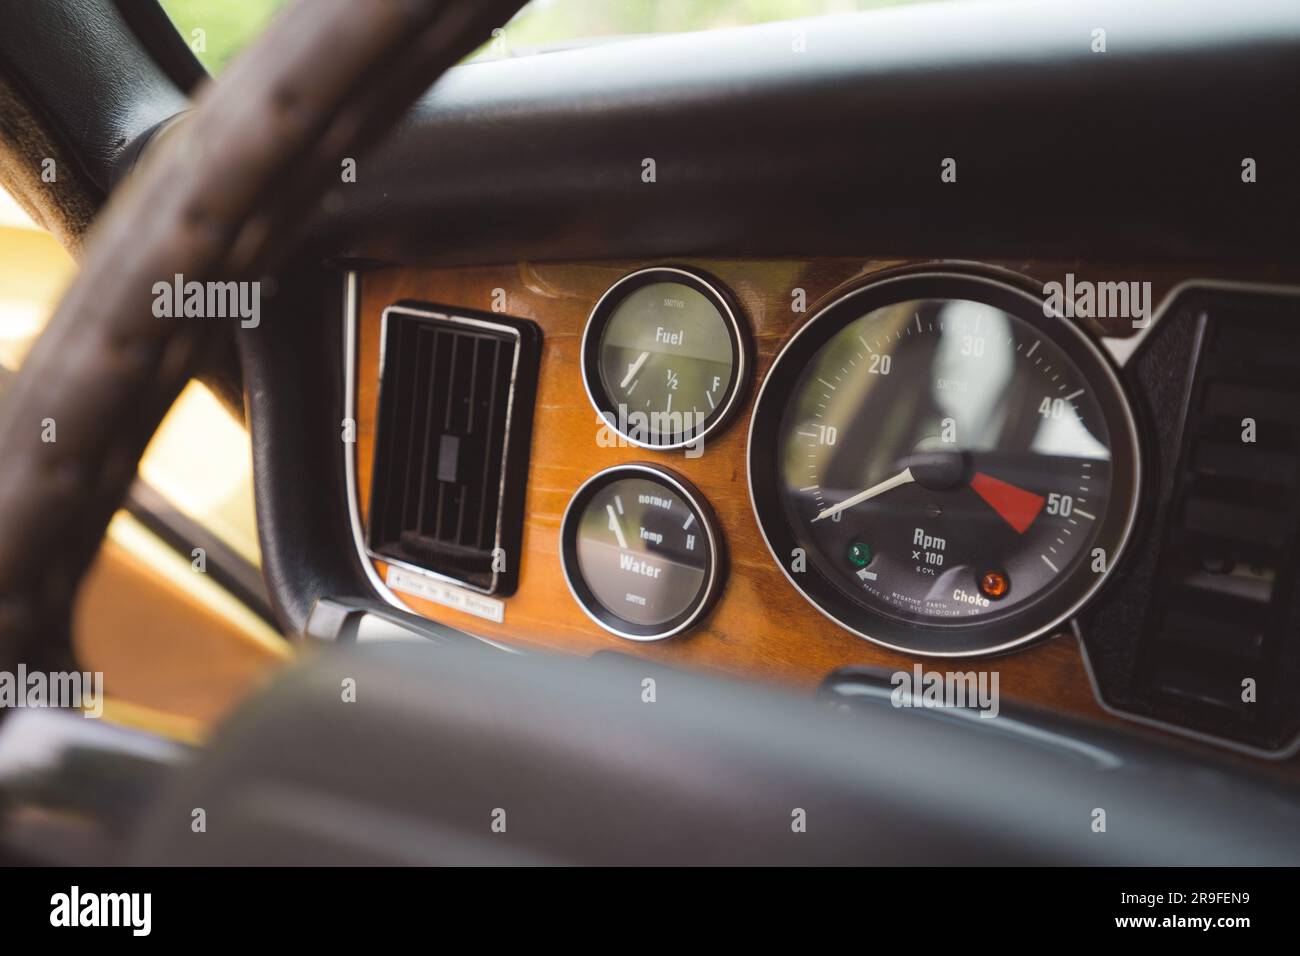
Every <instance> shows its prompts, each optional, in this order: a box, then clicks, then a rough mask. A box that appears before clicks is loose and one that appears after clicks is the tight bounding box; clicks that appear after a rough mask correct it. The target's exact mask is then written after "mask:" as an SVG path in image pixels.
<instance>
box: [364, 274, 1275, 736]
mask: <svg viewBox="0 0 1300 956" xmlns="http://www.w3.org/2000/svg"><path fill="white" fill-rule="evenodd" d="M652 265H672V266H679V267H685V268H690V269H694V270H698V271H700V272H703V273H704V274H706V275H708V276H710V277H711V278H713V279H714V280H716V281H718V282H720V283H721V284H722V285H723V286H725V287H726V288H727V289H728V290H729V291H730V292H731V294H732V296H733V297H734V299H735V301H736V302H737V303H738V305H739V307H740V309H741V311H742V313H743V315H744V319H745V321H746V322H747V323H748V325H749V327H750V330H751V333H752V335H753V338H754V359H755V363H754V364H755V369H754V373H753V379H752V381H751V383H750V387H749V389H748V393H747V394H746V395H745V397H744V398H743V400H742V407H741V410H740V411H739V413H738V414H736V415H735V417H734V418H733V419H732V421H731V422H730V424H729V425H728V426H727V427H726V429H725V431H723V432H722V433H721V434H719V435H717V436H716V438H714V439H713V440H712V441H710V442H709V443H708V445H707V446H706V450H705V452H704V454H703V455H702V456H701V457H699V458H695V459H691V458H687V457H685V456H684V455H683V454H682V453H681V452H672V453H669V452H656V451H649V450H645V449H640V448H636V447H631V446H628V447H603V446H602V445H601V444H598V443H597V441H596V435H597V432H598V422H597V418H596V413H595V410H594V409H593V408H592V406H591V404H590V402H589V400H588V397H587V395H586V392H585V389H584V388H583V384H582V380H581V372H580V363H579V357H580V356H579V348H580V343H581V340H582V333H583V330H584V327H585V323H586V321H587V317H588V315H589V313H590V311H591V308H592V306H593V305H594V303H595V302H596V301H597V300H598V299H599V297H600V296H601V295H602V294H603V293H604V292H605V290H606V289H608V287H609V286H611V285H612V284H614V282H616V281H617V280H618V279H620V278H621V277H623V276H624V275H626V274H628V273H629V272H632V271H635V270H637V269H641V268H646V267H647V266H652ZM973 266H974V264H968V263H954V262H951V261H930V262H917V261H905V260H895V259H877V260H865V261H864V260H850V259H831V260H826V259H822V260H762V261H739V260H714V259H710V260H699V259H693V260H686V261H671V262H627V261H620V262H606V263H595V264H536V263H518V264H510V265H498V266H483V267H465V268H446V269H410V268H401V267H378V268H373V269H368V270H366V271H364V272H362V273H360V274H359V276H358V279H357V294H356V320H355V321H356V332H357V336H356V341H355V343H354V345H355V353H354V354H355V367H354V373H355V383H356V389H355V399H356V404H355V410H354V414H355V420H356V446H355V454H356V488H357V490H358V492H359V493H358V495H357V499H358V500H357V503H356V506H357V509H358V515H359V518H360V521H361V522H362V523H363V525H364V521H365V518H366V509H367V507H368V494H367V493H366V489H368V488H369V485H370V476H371V469H372V458H373V454H374V439H375V419H376V408H377V403H378V387H379V376H378V372H379V353H380V339H379V337H380V316H381V314H382V312H383V309H384V308H385V307H387V306H388V305H391V304H392V303H393V302H396V301H398V300H402V299H413V300H418V301H424V302H429V303H433V304H437V305H439V306H445V307H448V308H455V307H458V306H459V307H462V308H472V309H479V310H484V311H492V310H494V308H495V310H497V311H503V312H505V313H506V314H508V315H512V316H515V317H519V318H526V319H531V320H532V321H534V322H537V323H538V324H539V325H540V326H541V328H542V331H543V356H542V368H541V373H540V380H539V386H538V399H537V410H536V417H535V420H534V425H533V446H532V458H531V467H530V474H529V480H528V487H527V491H526V505H525V511H526V515H527V518H526V522H525V528H524V536H523V546H522V559H521V566H520V580H519V588H518V591H517V592H516V593H515V594H514V595H513V596H510V597H508V598H505V599H504V606H505V620H504V622H503V623H501V624H497V623H495V622H492V621H489V620H485V619H483V618H481V617H478V616H476V615H472V614H469V613H466V612H463V611H458V610H455V609H452V608H449V607H445V606H443V605H441V604H436V603H434V602H432V601H429V600H425V599H423V598H420V597H417V596H414V595H410V594H406V593H401V594H399V595H398V596H399V598H400V601H401V602H402V603H404V604H405V605H406V606H408V607H409V608H410V609H411V610H414V611H415V612H417V613H419V614H422V615H424V616H425V617H428V618H430V619H433V620H437V621H440V622H442V623H445V624H448V625H451V626H455V627H458V628H460V629H462V630H465V631H468V632H470V633H474V634H478V635H481V636H483V637H487V638H491V639H493V640H497V641H502V642H506V643H509V644H512V645H517V646H520V647H524V648H530V649H535V650H541V651H551V652H561V653H570V654H577V655H589V654H594V653H597V652H600V651H616V652H620V653H623V654H627V655H630V656H634V657H638V658H642V659H645V660H647V661H651V662H654V663H656V664H661V665H668V666H672V667H680V668H685V669H693V670H700V671H705V672H712V673H715V674H722V675H727V676H731V677H736V678H742V679H746V680H755V681H760V682H766V683H772V684H777V685H783V686H788V687H794V688H804V689H807V688H811V687H813V686H816V685H817V684H818V683H820V682H821V681H822V680H823V679H824V678H825V676H826V675H827V674H829V673H830V672H831V671H833V670H835V669H836V668H839V667H845V666H851V665H852V666H869V667H877V668H885V669H888V670H891V671H893V670H899V669H907V670H910V669H911V668H912V666H913V665H914V664H915V663H916V662H917V658H914V657H911V656H907V655H903V654H900V653H896V652H893V651H891V650H888V649H886V648H883V647H880V646H877V645H875V644H873V643H870V642H868V641H866V640H863V639H861V638H859V637H856V636H854V635H852V634H850V633H848V632H847V631H844V630H842V629H841V628H839V627H838V626H836V625H835V624H834V623H832V622H830V621H829V620H827V619H826V618H825V617H823V616H822V614H821V613H820V612H818V611H817V610H816V609H815V608H813V607H812V606H811V605H810V604H809V603H808V602H807V601H805V600H804V598H803V597H802V596H801V595H799V594H798V592H796V591H795V590H794V589H793V588H792V587H791V586H790V585H789V583H788V582H787V581H786V579H785V578H784V576H783V575H782V573H781V571H780V569H779V568H777V567H776V565H775V563H774V562H773V559H772V556H771V554H770V552H769V551H768V549H767V546H766V544H765V543H764V541H763V539H762V536H761V534H760V532H759V529H758V525H757V523H756V521H755V518H754V515H753V511H752V508H751V505H750V500H749V493H748V484H747V480H746V464H745V461H746V456H745V452H746V448H745V444H746V435H747V432H748V427H749V420H750V417H751V415H752V411H753V403H754V399H755V396H756V394H757V390H758V389H757V386H758V384H759V383H760V382H761V381H762V379H763V376H764V375H765V374H766V372H767V370H768V368H769V367H770V365H771V362H772V361H773V359H774V358H775V355H776V354H777V352H778V351H779V350H780V348H781V346H782V345H783V344H784V343H785V341H787V339H788V338H789V336H790V335H791V334H792V333H793V332H794V331H795V330H796V329H797V328H799V327H800V326H801V325H802V324H803V323H804V322H806V321H807V320H808V319H809V318H810V317H811V316H813V315H815V314H816V313H817V312H818V311H819V309H820V308H821V307H822V306H823V305H824V304H826V303H828V302H830V301H832V300H834V299H835V298H837V297H839V296H840V295H842V294H843V293H844V292H845V291H847V290H849V289H851V288H854V287H856V286H858V285H860V284H862V283H863V282H865V281H867V280H869V279H871V278H878V277H880V276H882V275H883V274H886V273H888V272H893V271H896V270H899V269H902V268H924V267H929V268H933V269H934V270H936V271H938V270H945V271H951V270H953V269H963V268H971V267H973ZM977 268H978V269H979V270H980V271H982V272H983V273H984V274H986V275H989V274H991V275H994V276H995V277H999V278H1003V279H1007V278H1012V279H1013V280H1014V281H1017V282H1020V283H1022V284H1023V283H1026V282H1036V283H1039V284H1040V285H1041V283H1042V282H1045V281H1050V280H1051V279H1058V280H1059V279H1061V278H1062V277H1063V276H1064V275H1065V274H1066V273H1067V272H1072V273H1074V275H1075V276H1076V278H1078V279H1087V278H1092V279H1094V280H1097V281H1148V282H1151V284H1152V305H1153V306H1156V305H1158V304H1159V303H1161V302H1162V301H1163V300H1164V299H1165V296H1166V295H1167V293H1168V292H1169V291H1170V290H1171V289H1173V288H1174V287H1175V286H1177V285H1178V284H1180V283H1181V282H1184V281H1186V280H1187V279H1189V278H1195V277H1197V274H1198V270H1196V269H1195V267H1193V266H1187V267H1179V266H1159V267H1152V266H1133V265H1131V264H1129V265H1115V264H1106V263H1091V264H1083V263H1078V262H1032V263H1030V262H1022V263H996V264H991V265H990V264H980V265H979V266H978V267H977ZM1243 271H1245V272H1247V273H1248V274H1246V275H1242V274H1241V273H1242V272H1243ZM1233 278H1242V279H1248V280H1251V281H1261V282H1263V281H1278V280H1281V279H1284V278H1285V276H1282V275H1279V274H1278V272H1277V271H1276V270H1269V269H1252V270H1237V273H1236V274H1234V276H1233ZM799 289H802V290H803V292H804V296H803V298H804V310H803V311H802V312H797V311H793V310H792V308H791V306H792V303H793V302H795V301H796V296H795V291H796V290H799ZM1092 331H1094V332H1100V333H1105V334H1108V335H1115V336H1123V335H1131V334H1132V329H1131V326H1130V324H1129V323H1128V322H1127V320H1121V321H1120V322H1118V323H1113V324H1111V325H1110V326H1109V327H1106V326H1105V325H1104V324H1102V323H1096V324H1094V327H1093V329H1092ZM623 462H648V463H652V464H657V465H660V466H665V467H668V468H670V469H672V470H673V471H675V472H676V473H678V474H680V475H682V476H684V477H685V478H687V479H688V480H689V481H691V482H692V483H693V484H694V485H695V486H696V487H698V488H699V489H700V490H701V491H702V492H703V494H704V495H705V496H706V497H707V498H708V500H709V502H710V504H711V505H712V507H713V509H714V511H715V512H716V514H717V517H718V524H719V527H720V528H721V531H722V534H723V535H724V537H725V538H726V541H727V550H728V552H729V555H730V565H731V566H730V571H729V574H728V581H727V584H726V587H725V590H724V592H723V594H722V596H721V598H720V599H719V600H718V602H717V605H716V606H715V607H714V609H713V611H712V612H711V613H710V615H709V616H708V617H707V618H706V619H705V620H704V621H703V622H702V623H701V625H700V626H698V627H697V628H696V629H694V630H693V631H692V632H691V633H688V634H683V635H679V636H677V637H674V638H671V639H669V640H666V641H662V642H651V643H646V642H634V641H627V640H622V639H620V638H618V637H616V636H614V635H611V634H610V633H608V632H607V631H605V630H603V629H601V628H600V627H598V626H597V625H596V624H595V623H594V622H592V621H591V620H590V619H589V618H588V617H587V616H586V614H585V613H584V612H583V611H582V610H581V608H579V607H578V606H577V604H576V603H575V601H574V600H573V598H572V596H571V594H570V593H569V590H568V588H567V586H566V584H565V582H564V580H563V577H562V572H561V567H560V560H559V542H558V535H559V528H560V523H561V519H562V517H563V514H564V510H565V507H566V505H567V504H568V501H569V498H570V497H571V496H572V494H573V493H574V491H575V490H576V489H577V488H578V486H579V485H581V484H582V483H583V482H584V481H585V480H586V479H587V478H589V477H590V476H591V475H592V474H595V473H596V472H597V471H600V470H601V469H603V468H606V467H608V466H610V465H613V464H618V463H623ZM372 565H373V569H374V571H375V572H376V574H377V576H378V578H379V579H381V580H382V579H384V578H385V576H386V574H387V571H388V568H387V565H386V564H385V563H384V562H383V561H378V560H374V561H373V562H372ZM923 663H925V666H926V667H927V669H939V670H961V671H967V670H989V669H992V670H996V671H997V672H998V674H999V680H1000V689H1001V693H1002V694H1003V695H1004V696H1005V698H1006V699H1009V700H1018V701H1021V702H1025V703H1029V704H1032V705H1037V706H1040V707H1043V708H1047V709H1051V710H1054V711H1063V712H1068V713H1071V714H1074V715H1076V716H1082V717H1085V718H1089V719H1094V720H1099V721H1106V722H1118V721H1121V718H1119V717H1117V716H1115V715H1113V714H1110V713H1108V712H1107V711H1106V710H1104V709H1103V708H1102V707H1101V706H1100V705H1099V703H1098V702H1097V700H1096V698H1095V697H1094V691H1093V687H1092V684H1091V682H1090V680H1089V676H1088V674H1087V672H1086V669H1085V666H1084V663H1083V660H1082V657H1081V654H1080V650H1079V647H1078V644H1077V639H1076V637H1075V636H1074V635H1073V634H1072V633H1070V632H1069V631H1068V630H1064V629H1063V630H1062V632H1061V633H1059V634H1057V635H1054V636H1051V637H1049V638H1046V639H1044V640H1040V641H1039V642H1037V643H1035V644H1033V645H1031V646H1029V647H1027V648H1024V649H1021V650H1018V651H1015V652H1013V653H1010V654H1005V655H1002V656H998V657H989V658H974V659H964V660H960V661H949V660H945V659H928V660H923ZM1129 726H1130V727H1131V726H1133V725H1132V724H1129Z"/></svg>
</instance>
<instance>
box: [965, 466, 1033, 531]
mask: <svg viewBox="0 0 1300 956" xmlns="http://www.w3.org/2000/svg"><path fill="white" fill-rule="evenodd" d="M970 486H971V489H972V490H973V491H974V492H975V494H977V495H979V496H980V497H981V498H983V499H984V501H985V502H986V503H987V504H988V506H989V507H990V508H992V509H993V510H994V511H996V512H997V513H998V515H999V516H1001V518H1002V520H1003V521H1005V522H1006V523H1007V524H1009V525H1011V527H1013V528H1015V529H1016V530H1017V531H1018V532H1020V533H1021V534H1024V533H1025V532H1026V531H1028V530H1029V526H1030V525H1031V524H1033V523H1034V519H1035V518H1037V517H1038V512H1040V511H1042V510H1043V503H1044V502H1045V501H1046V500H1047V499H1046V498H1044V497H1043V496H1042V495H1036V494H1034V493H1033V492H1032V491H1026V490H1025V489H1024V488H1017V487H1016V486H1015V485H1009V484H1007V483H1006V482H1005V481H999V480H998V479H997V478H994V477H992V476H991V475H986V474H984V472H982V471H977V472H975V475H974V476H973V477H972V478H971V480H970Z"/></svg>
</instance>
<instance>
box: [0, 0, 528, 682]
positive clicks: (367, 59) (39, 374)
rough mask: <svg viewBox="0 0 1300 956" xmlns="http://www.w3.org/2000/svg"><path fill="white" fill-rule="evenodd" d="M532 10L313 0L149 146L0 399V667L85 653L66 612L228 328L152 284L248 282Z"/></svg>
mask: <svg viewBox="0 0 1300 956" xmlns="http://www.w3.org/2000/svg"><path fill="white" fill-rule="evenodd" d="M520 6H522V2H521V0H476V2H472V3H470V2H459V0H456V2H442V3H440V2H436V0H299V2H297V3H295V4H294V5H292V6H291V7H290V8H289V9H287V10H286V11H285V12H284V13H283V14H282V15H281V16H280V17H279V18H278V19H277V20H276V21H275V22H274V23H273V24H272V25H271V26H270V28H269V29H268V30H267V31H266V32H265V33H264V34H263V35H262V36H261V37H260V38H259V39H258V41H257V42H255V43H254V44H253V45H252V46H251V47H250V48H249V49H248V50H246V51H245V52H244V53H243V54H242V55H241V57H240V58H239V59H238V60H237V61H236V62H235V63H234V64H233V65H232V66H231V68H230V70H229V71H228V72H227V73H226V74H225V75H224V76H223V77H222V80H221V82H220V83H211V84H209V85H208V86H207V88H206V89H205V90H204V91H203V92H202V93H201V94H200V96H199V98H198V101H197V103H196V106H195V109H194V110H193V112H192V113H191V114H190V115H189V116H188V117H187V118H186V119H185V120H184V122H182V123H179V124H177V126H176V128H175V129H174V131H172V132H170V133H169V135H168V136H166V137H163V138H160V139H159V140H158V141H157V142H156V143H155V148H153V149H151V150H148V151H147V154H146V156H145V157H144V160H143V162H142V163H141V166H140V168H139V169H138V170H136V171H135V172H134V173H133V174H132V175H131V176H130V177H129V178H128V180H127V181H126V182H125V183H124V184H123V186H122V188H120V189H119V190H118V191H117V192H116V193H114V195H113V196H112V197H111V199H110V201H109V203H108V205H107V207H106V209H105V210H104V212H103V213H102V215H101V217H100V219H99V220H98V222H97V223H96V225H95V226H94V227H93V228H92V230H91V232H90V234H89V237H88V241H87V243H86V246H85V250H84V256H83V261H82V265H81V269H80V271H79V273H78V275H77V276H76V278H75V279H74V280H73V282H72V284H71V285H70V286H69V287H68V289H67V291H66V292H65V294H64V296H63V298H62V300H61V302H60V304H59V306H58V308H57V310H56V311H55V313H54V315H53V317H52V318H51V320H50V322H49V324H48V326H47V327H46V329H45V331H44V332H43V333H42V334H41V336H40V337H39V339H38V340H37V342H36V343H35V345H34V347H33V348H32V350H31V352H30V354H29V355H28V357H27V359H26V361H25V362H24V363H23V366H22V368H21V369H20V370H19V373H18V375H17V376H16V377H15V379H14V381H13V384H12V386H11V387H10V389H9V391H8V394H7V395H6V398H5V402H4V404H3V407H0V447H3V448H4V455H3V456H0V667H8V666H9V665H10V664H13V663H16V662H17V661H19V660H25V661H48V662H50V663H51V664H53V663H55V662H58V663H67V662H70V660H71V641H70V621H71V608H72V603H73V600H74V598H75V595H76V591H77V587H78V585H79V584H80V582H81V579H82V577H83V576H84V574H85V572H86V570H87V568H88V567H89V565H90V563H91V561H92V560H93V558H94V556H95V554H96V552H97V550H98V547H99V544H100V542H101V541H102V539H103V536H104V533H105V531H106V529H107V526H108V522H109V520H110V519H111V518H112V516H113V513H114V512H115V511H116V510H117V508H118V507H119V506H120V505H121V502H122V501H123V499H124V498H125V496H126V492H127V490H128V488H129V485H130V483H131V481H132V479H133V478H134V475H135V472H136V468H137V465H138V463H139V460H140V457H141V455H142V454H143V452H144V449H145V447H146V446H147V445H148V442H149V439H150V438H151V437H152V436H153V434H154V432H155V431H156V430H157V428H158V426H159V424H160V423H161V421H162V418H163V416H164V415H165V414H166V412H167V410H168V409H169V408H170V407H171V405H172V403H173V402H174V401H175V399H176V397H177V396H178V395H179V394H180V391H181V389H182V388H183V387H184V385H185V384H186V382H188V381H189V379H190V378H191V377H192V376H193V374H194V373H195V371H196V370H197V369H198V368H199V367H200V365H201V362H202V359H203V357H204V355H205V353H206V351H207V350H208V349H209V348H210V347H211V345H212V343H213V342H214V341H215V340H216V338H217V336H218V334H219V333H220V332H221V331H222V330H223V329H225V330H228V329H229V328H230V325H229V324H228V322H222V321H219V320H217V319H215V318H174V319H165V318H158V317H155V315H154V312H153V302H154V300H155V292H154V287H155V285H156V284H158V283H160V282H170V281H173V280H174V277H175V276H178V275H179V276H183V277H184V280H185V281H187V282H188V281H199V282H204V281H209V280H212V279H220V280H221V281H231V280H236V281H239V280H249V279H250V278H252V277H255V276H257V275H258V274H259V270H263V269H266V268H268V267H269V266H271V265H272V264H273V263H274V259H275V257H276V256H277V254H278V253H280V251H281V245H282V244H283V242H284V241H285V240H286V239H287V238H290V237H291V235H292V230H293V227H294V225H295V222H296V220H297V217H298V214H300V213H301V212H302V211H303V210H306V209H310V208H311V205H312V203H313V202H314V201H316V200H319V198H320V197H321V196H322V195H323V194H324V192H325V191H326V189H327V187H328V186H329V185H330V182H331V178H332V176H336V175H338V169H339V163H340V162H341V161H342V160H343V159H344V158H346V157H352V156H355V155H356V152H357V151H359V150H360V148H361V146H362V144H364V143H369V142H373V141H374V140H376V139H377V138H378V137H379V136H380V135H382V134H383V133H384V132H386V131H387V129H388V128H389V127H390V126H392V125H393V124H394V123H395V122H396V120H397V118H398V117H399V116H400V115H401V114H402V113H403V112H404V111H405V110H406V108H407V107H408V106H410V104H411V103H412V102H414V100H415V98H416V97H417V96H418V95H419V94H420V93H421V92H422V91H423V90H425V89H426V88H427V87H428V86H429V85H430V84H431V83H432V82H433V80H434V79H436V78H437V76H439V75H440V74H441V73H442V72H444V71H445V70H446V69H447V68H448V67H449V66H451V65H453V64H455V63H456V62H457V61H458V60H459V59H461V58H462V57H463V56H465V55H466V54H467V53H469V52H471V51H472V50H473V49H474V47H475V46H476V45H477V44H479V43H481V42H482V40H483V39H484V38H485V36H486V34H487V33H488V31H489V30H490V28H491V27H492V26H493V25H495V24H499V23H504V22H505V21H506V20H508V19H509V17H510V16H512V15H513V14H514V12H515V11H516V10H517V9H518V8H519V7H520Z"/></svg>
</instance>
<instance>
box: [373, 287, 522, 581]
mask: <svg viewBox="0 0 1300 956" xmlns="http://www.w3.org/2000/svg"><path fill="white" fill-rule="evenodd" d="M540 341H541V336H540V333H539V332H538V331H537V328H536V326H535V325H533V324H532V323H529V322H521V321H518V320H513V319H503V318H502V317H500V316H495V315H494V316H491V317H487V316H482V315H479V314H475V315H461V314H457V315H455V316H451V315H448V314H446V313H445V312H444V311H443V310H441V309H439V308H437V307H434V306H418V305H406V304H402V305H398V306H393V307H391V308H389V309H388V310H387V311H386V312H385V314H384V336H383V342H384V344H383V349H384V368H383V379H382V384H381V388H380V398H379V419H378V426H377V429H378V433H377V436H376V444H375V468H374V476H373V478H372V481H371V490H370V532H369V545H370V550H371V552H372V553H373V554H375V555H376V556H378V557H381V558H389V559H396V560H398V561H400V562H402V563H404V564H406V565H409V566H413V567H417V568H421V569H423V570H426V571H430V572H433V573H434V574H437V575H440V576H443V577H447V578H451V579H453V580H455V581H457V582H459V583H462V584H465V585H467V586H469V587H472V588H474V589H475V590H478V591H482V592H484V593H489V594H509V593H511V592H513V591H514V589H515V586H516V584H517V581H518V564H519V539H520V536H521V532H522V525H523V505H524V485H525V481H526V479H527V458H528V445H529V438H530V432H531V425H532V411H533V404H534V401H535V398H536V383H537V366H538V359H539V354H540ZM498 549H499V550H498Z"/></svg>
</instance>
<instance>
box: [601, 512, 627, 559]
mask: <svg viewBox="0 0 1300 956" xmlns="http://www.w3.org/2000/svg"><path fill="white" fill-rule="evenodd" d="M605 510H606V511H608V512H609V530H610V531H612V532H614V537H616V538H618V546H619V547H620V548H622V549H623V550H624V551H626V550H627V538H625V537H623V526H622V525H621V524H619V523H618V515H616V514H614V506H613V505H605Z"/></svg>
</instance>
